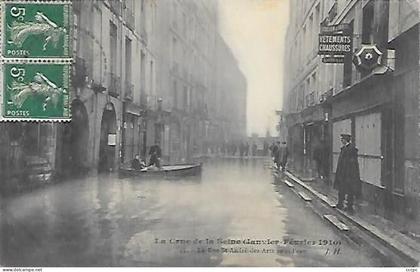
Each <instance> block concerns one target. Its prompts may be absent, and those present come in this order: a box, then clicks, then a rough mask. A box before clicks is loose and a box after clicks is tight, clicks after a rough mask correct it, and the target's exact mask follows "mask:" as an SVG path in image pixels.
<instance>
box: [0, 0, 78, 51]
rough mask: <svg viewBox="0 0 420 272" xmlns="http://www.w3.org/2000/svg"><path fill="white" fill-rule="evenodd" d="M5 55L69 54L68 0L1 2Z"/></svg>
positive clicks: (70, 14)
mask: <svg viewBox="0 0 420 272" xmlns="http://www.w3.org/2000/svg"><path fill="white" fill-rule="evenodd" d="M3 5H4V6H2V9H3V16H2V24H1V25H2V30H1V31H2V40H3V41H2V56H3V57H4V58H69V57H71V53H72V50H71V45H72V43H71V39H70V37H71V35H72V34H71V18H72V13H71V2H58V1H57V2H56V1H50V2H41V3H34V2H30V1H29V2H23V1H16V2H15V1H10V2H8V1H7V2H5V3H3Z"/></svg>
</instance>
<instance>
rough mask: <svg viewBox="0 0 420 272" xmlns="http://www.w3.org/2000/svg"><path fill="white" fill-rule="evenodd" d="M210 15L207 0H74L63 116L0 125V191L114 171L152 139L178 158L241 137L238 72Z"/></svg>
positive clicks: (212, 4)
mask: <svg viewBox="0 0 420 272" xmlns="http://www.w3.org/2000/svg"><path fill="white" fill-rule="evenodd" d="M217 13H218V10H217V1H203V0H201V1H180V0H171V1H164V0H162V1H157V0H139V1H137V0H103V1H99V0H90V1H74V2H73V19H74V20H73V22H74V35H73V50H74V52H73V56H74V64H73V72H72V73H73V76H72V89H71V97H72V104H71V113H72V121H71V122H69V123H25V122H21V123H18V122H10V123H0V144H1V147H0V187H1V192H9V191H19V190H20V189H22V188H23V187H28V186H29V187H30V186H32V185H33V186H37V185H39V183H40V182H41V183H48V182H49V181H51V180H53V179H54V178H56V179H63V178H68V177H73V176H75V175H79V174H87V173H89V172H90V173H98V172H99V173H100V172H109V171H115V170H117V169H118V168H119V167H120V166H122V165H128V164H130V162H131V160H132V159H133V158H134V156H135V155H136V154H139V155H140V156H141V157H143V158H144V159H146V160H147V159H148V151H149V149H150V147H151V146H152V145H154V144H159V145H160V146H161V147H162V151H163V160H164V163H168V162H171V163H175V162H187V161H191V160H192V158H193V157H194V156H195V155H199V154H203V153H207V152H208V151H209V150H210V147H212V146H216V144H221V142H223V140H222V139H227V138H229V137H239V135H243V136H245V131H246V130H245V129H244V127H245V119H244V118H245V115H246V112H245V111H246V105H244V101H245V99H246V80H245V78H244V76H243V75H242V73H241V72H240V70H239V68H238V64H237V62H236V60H235V59H234V57H233V55H232V53H231V52H230V49H229V48H228V47H227V46H226V45H225V44H224V41H223V39H221V37H220V35H219V32H218V31H219V30H218V17H217ZM220 44H223V46H220ZM226 56H228V58H227V59H226V60H223V65H224V67H223V69H224V71H225V74H224V75H221V74H218V73H217V69H218V63H221V62H222V60H221V59H222V58H226ZM227 74H230V75H232V77H226V75H227ZM222 76H224V78H222ZM217 77H219V79H218V78H217ZM218 81H220V82H218ZM222 93H226V94H223V95H222ZM226 99H229V100H226ZM221 101H223V102H225V101H230V103H225V104H223V106H221V105H220V104H221ZM236 101H241V102H240V103H239V104H238V105H240V106H236ZM233 106H235V108H234V110H233V111H232V107H233ZM220 135H223V137H219V136H220ZM232 135H233V136H232ZM215 139H217V140H215Z"/></svg>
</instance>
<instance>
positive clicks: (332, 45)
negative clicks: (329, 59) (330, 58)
mask: <svg viewBox="0 0 420 272" xmlns="http://www.w3.org/2000/svg"><path fill="white" fill-rule="evenodd" d="M352 43H353V41H352V35H351V34H344V33H340V34H331V33H327V34H324V33H321V34H319V51H318V54H319V55H343V56H344V55H347V54H351V53H352Z"/></svg>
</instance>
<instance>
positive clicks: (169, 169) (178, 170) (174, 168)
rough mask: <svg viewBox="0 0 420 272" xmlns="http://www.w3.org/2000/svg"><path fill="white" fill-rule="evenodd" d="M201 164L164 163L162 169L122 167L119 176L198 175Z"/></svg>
mask: <svg viewBox="0 0 420 272" xmlns="http://www.w3.org/2000/svg"><path fill="white" fill-rule="evenodd" d="M201 165H202V164H201V163H200V164H177V165H163V166H162V167H161V168H160V169H142V170H135V169H133V168H120V170H119V177H120V178H126V177H139V178H174V177H189V176H198V175H200V174H201Z"/></svg>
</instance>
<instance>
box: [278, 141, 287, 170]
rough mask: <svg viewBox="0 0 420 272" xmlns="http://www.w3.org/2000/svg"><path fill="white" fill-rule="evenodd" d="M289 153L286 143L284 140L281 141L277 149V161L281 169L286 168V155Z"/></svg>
mask: <svg viewBox="0 0 420 272" xmlns="http://www.w3.org/2000/svg"><path fill="white" fill-rule="evenodd" d="M288 155H289V151H288V150H287V144H286V142H282V143H281V145H280V147H279V149H278V157H279V158H278V161H279V164H280V168H281V171H283V172H284V171H285V170H286V164H287V157H288Z"/></svg>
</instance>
